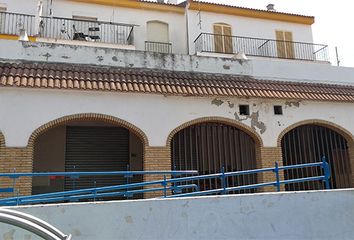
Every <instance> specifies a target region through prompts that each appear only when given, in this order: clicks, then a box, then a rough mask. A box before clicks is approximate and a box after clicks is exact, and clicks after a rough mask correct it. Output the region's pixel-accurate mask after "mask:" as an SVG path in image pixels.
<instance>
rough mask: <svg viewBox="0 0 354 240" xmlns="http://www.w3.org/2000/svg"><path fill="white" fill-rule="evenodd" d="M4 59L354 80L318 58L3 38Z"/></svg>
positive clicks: (0, 54)
mask: <svg viewBox="0 0 354 240" xmlns="http://www.w3.org/2000/svg"><path fill="white" fill-rule="evenodd" d="M0 46H1V49H5V50H4V51H0V60H1V59H3V60H5V61H8V60H13V61H17V60H26V61H40V62H61V63H75V64H95V65H105V66H113V67H127V68H150V69H151V68H153V69H162V70H172V71H187V72H207V73H220V74H240V75H251V76H254V77H257V78H265V79H273V80H283V81H284V80H286V81H301V82H317V83H335V84H345V85H348V84H349V85H353V84H354V68H348V67H336V66H331V65H329V64H324V63H318V62H303V61H294V60H283V59H268V58H258V59H251V60H249V61H241V60H237V59H233V58H218V57H205V56H204V57H203V56H195V55H181V54H157V53H150V52H143V51H132V50H122V49H111V48H103V47H100V48H98V47H88V46H71V45H62V44H55V43H32V42H20V41H12V40H3V39H0Z"/></svg>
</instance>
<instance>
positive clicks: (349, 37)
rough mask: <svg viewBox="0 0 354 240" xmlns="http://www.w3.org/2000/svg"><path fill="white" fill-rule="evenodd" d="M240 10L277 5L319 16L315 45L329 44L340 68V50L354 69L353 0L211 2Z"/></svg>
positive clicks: (283, 9)
mask: <svg viewBox="0 0 354 240" xmlns="http://www.w3.org/2000/svg"><path fill="white" fill-rule="evenodd" d="M208 2H215V3H221V4H229V5H234V6H240V7H250V8H257V9H266V6H267V5H268V4H269V3H273V4H275V9H276V10H277V11H279V12H288V13H296V14H301V15H309V16H315V23H314V24H313V25H312V31H313V37H314V43H318V44H327V45H328V46H329V52H330V57H331V62H332V64H333V65H337V60H336V55H335V47H338V55H339V60H340V66H346V67H354V11H353V9H354V1H352V0H336V1H333V0H208Z"/></svg>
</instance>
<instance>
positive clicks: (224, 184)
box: [221, 167, 226, 194]
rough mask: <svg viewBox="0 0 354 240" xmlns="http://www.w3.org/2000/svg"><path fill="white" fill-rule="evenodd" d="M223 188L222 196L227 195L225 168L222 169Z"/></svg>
mask: <svg viewBox="0 0 354 240" xmlns="http://www.w3.org/2000/svg"><path fill="white" fill-rule="evenodd" d="M221 187H222V189H223V191H222V192H221V194H226V181H225V168H224V167H222V168H221Z"/></svg>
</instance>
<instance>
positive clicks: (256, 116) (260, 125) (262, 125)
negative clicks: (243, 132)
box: [234, 111, 267, 134]
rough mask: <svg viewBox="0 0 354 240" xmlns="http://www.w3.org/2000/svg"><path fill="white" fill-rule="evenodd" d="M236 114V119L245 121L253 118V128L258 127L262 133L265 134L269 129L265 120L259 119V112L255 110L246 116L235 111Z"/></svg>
mask: <svg viewBox="0 0 354 240" xmlns="http://www.w3.org/2000/svg"><path fill="white" fill-rule="evenodd" d="M234 116H235V120H237V121H239V122H242V121H245V120H247V119H251V128H252V129H254V130H256V128H258V129H259V131H260V133H261V134H263V133H265V131H266V130H267V126H266V125H265V123H264V122H262V121H259V112H258V111H257V112H253V113H252V114H251V115H249V116H245V117H244V118H241V117H240V116H239V115H238V114H237V112H235V113H234Z"/></svg>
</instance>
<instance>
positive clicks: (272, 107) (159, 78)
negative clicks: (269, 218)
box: [0, 0, 354, 194]
mask: <svg viewBox="0 0 354 240" xmlns="http://www.w3.org/2000/svg"><path fill="white" fill-rule="evenodd" d="M0 1H1V0H0ZM22 2H23V1H19V0H17V1H5V0H2V1H1V6H2V9H3V10H4V11H5V13H0V15H1V14H2V15H1V16H3V17H2V18H0V19H1V21H2V22H1V24H0V26H1V28H2V32H1V33H0V38H2V39H0V48H1V51H0V59H1V63H0V103H1V109H0V133H1V134H0V146H1V147H0V160H1V161H0V166H2V167H1V169H3V171H4V172H10V171H13V169H14V168H15V169H16V171H17V172H42V171H49V172H50V171H72V170H73V169H76V170H81V171H93V170H96V171H98V170H101V171H108V170H126V169H128V170H171V169H177V170H198V171H199V173H200V174H202V173H204V174H207V173H214V172H219V171H220V169H221V168H225V169H226V170H227V171H241V170H249V169H254V168H264V167H273V166H274V164H275V162H276V161H277V162H279V164H283V165H291V164H299V163H308V162H317V161H320V160H321V157H323V156H324V157H326V158H327V160H328V162H329V163H330V165H331V173H332V178H331V187H332V188H346V187H352V185H353V179H352V166H353V164H354V163H353V160H354V136H353V134H354V126H353V124H351V118H352V117H353V113H352V111H351V109H352V108H353V101H354V87H353V83H354V70H353V69H351V68H339V67H333V66H331V65H330V64H329V62H328V59H326V53H325V50H326V47H325V45H316V44H314V43H313V40H312V39H313V38H312V32H311V24H312V23H313V22H314V18H313V17H307V16H301V15H295V14H287V13H279V12H274V11H267V10H255V9H245V8H238V7H232V6H224V5H217V4H209V3H198V2H194V1H188V2H184V3H182V4H178V5H175V4H164V3H151V2H147V1H128V0H126V1H119V3H116V2H117V1H110V0H102V1H98V0H92V1H90V0H87V1H83V0H82V1H81V0H77V1H67V0H54V1H52V4H51V5H48V3H50V2H51V1H42V4H43V5H38V4H37V1H32V2H30V1H26V3H25V4H28V5H24V4H21V3H22ZM39 2H40V1H39ZM38 6H40V8H41V9H42V11H41V14H40V15H38V16H37V17H36V16H35V15H36V11H38ZM21 8H22V9H21ZM10 12H16V13H17V14H28V15H33V17H32V16H27V15H21V17H20V18H19V19H20V20H19V21H18V22H16V24H14V23H13V21H12V20H13V19H16V18H14V17H13V16H14V15H13V14H10ZM252 16H253V17H252ZM9 19H11V21H10V20H9ZM28 19H32V20H31V21H29V20H28ZM30 23H38V24H39V25H38V33H36V30H35V29H37V28H36V27H34V26H33V25H31V24H30ZM123 23H124V24H123ZM11 24H12V25H11ZM50 24H52V25H50ZM9 26H17V28H15V30H13V29H11V28H10V27H9ZM18 28H21V29H24V30H25V31H26V33H27V34H28V35H29V40H30V41H18V40H17V39H18V38H19V36H18V35H20V33H19V31H18ZM31 33H33V34H31ZM198 39H199V40H198ZM198 44H199V45H198ZM244 55H245V56H246V58H247V59H245V57H244ZM103 143H104V144H103ZM90 150H93V151H94V152H95V153H97V154H96V155H95V154H94V153H93V152H91V151H90ZM113 160H114V161H113ZM127 166H128V167H127ZM316 174H319V171H318V170H317V169H312V170H308V171H303V172H301V171H300V172H290V171H289V172H285V173H284V176H283V177H284V178H285V179H291V178H299V177H308V176H315V175H316ZM151 179H154V177H153V176H150V177H145V179H144V180H151ZM138 180H142V179H136V181H138ZM105 181H106V182H105ZM107 181H108V183H109V184H113V183H117V181H118V182H119V183H120V182H122V181H124V180H122V179H118V180H116V181H115V180H112V179H105V180H102V182H100V183H99V184H102V186H103V185H105V184H107ZM265 181H274V176H273V174H262V175H255V176H251V177H249V178H240V179H233V180H232V184H234V185H235V186H237V185H242V184H253V183H259V182H265ZM20 183H21V184H20V187H19V189H20V194H31V193H42V192H48V191H53V190H70V189H71V187H70V184H71V182H70V181H67V180H65V179H54V180H53V179H33V180H28V179H27V180H23V181H21V182H20ZM6 184H8V182H6V181H3V182H2V185H4V186H5V185H6ZM82 184H83V187H84V186H87V185H85V184H84V183H82ZM217 185H218V183H217V182H215V183H213V184H212V183H209V185H208V184H206V183H203V186H202V187H203V188H205V189H211V188H213V187H217ZM321 188H323V186H322V183H320V182H314V183H309V184H290V185H288V186H286V187H285V188H284V189H285V190H306V189H321ZM268 190H271V189H268Z"/></svg>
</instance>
